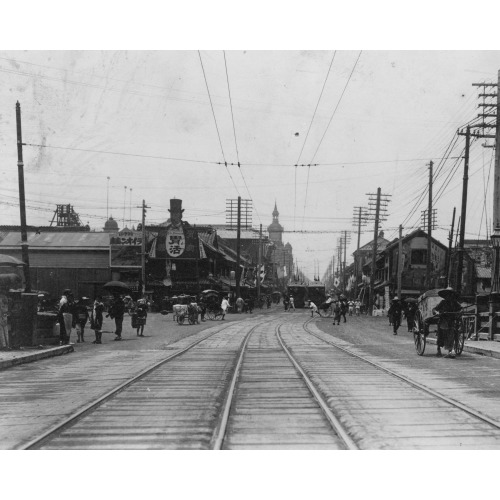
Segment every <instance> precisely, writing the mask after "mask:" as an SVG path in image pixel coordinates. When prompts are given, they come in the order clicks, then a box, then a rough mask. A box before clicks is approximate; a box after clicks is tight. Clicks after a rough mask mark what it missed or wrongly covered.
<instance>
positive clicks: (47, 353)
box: [0, 345, 74, 370]
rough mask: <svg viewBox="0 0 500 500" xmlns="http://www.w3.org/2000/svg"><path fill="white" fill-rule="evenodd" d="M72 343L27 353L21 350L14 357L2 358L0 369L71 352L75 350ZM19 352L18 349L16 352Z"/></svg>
mask: <svg viewBox="0 0 500 500" xmlns="http://www.w3.org/2000/svg"><path fill="white" fill-rule="evenodd" d="M73 351H74V349H73V346H72V345H62V346H57V347H54V348H53V349H44V350H43V351H40V352H33V353H29V354H27V353H26V352H23V351H19V356H18V357H14V358H12V359H2V360H0V370H5V369H7V368H10V367H12V366H17V365H22V364H24V363H31V362H33V361H38V360H40V359H45V358H52V357H54V356H61V355H63V354H69V353H70V352H73ZM17 353H18V352H17V351H16V354H17Z"/></svg>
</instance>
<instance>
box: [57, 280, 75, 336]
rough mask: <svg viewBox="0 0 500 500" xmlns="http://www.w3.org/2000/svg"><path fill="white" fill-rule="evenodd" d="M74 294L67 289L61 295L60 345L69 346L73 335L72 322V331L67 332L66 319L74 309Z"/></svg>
mask: <svg viewBox="0 0 500 500" xmlns="http://www.w3.org/2000/svg"><path fill="white" fill-rule="evenodd" d="M72 295H73V294H72V293H71V290H70V289H68V288H66V290H64V291H63V293H62V295H61V299H60V300H59V306H58V309H57V321H58V323H59V345H66V344H69V335H70V334H71V322H70V331H69V334H68V332H67V325H66V318H65V316H64V315H65V314H66V315H67V314H69V312H70V310H71V307H72V300H71V298H72Z"/></svg>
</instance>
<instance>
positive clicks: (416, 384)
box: [304, 320, 500, 430]
mask: <svg viewBox="0 0 500 500" xmlns="http://www.w3.org/2000/svg"><path fill="white" fill-rule="evenodd" d="M310 322H311V321H310V320H308V321H307V322H306V323H305V324H304V327H305V329H306V330H307V331H308V333H310V334H311V335H313V336H314V337H316V338H319V339H320V340H323V341H324V342H327V343H328V344H330V345H332V346H334V347H336V348H337V349H340V350H342V351H344V352H346V353H348V354H349V355H351V356H354V357H355V358H358V359H360V360H362V361H364V362H365V363H368V364H370V365H372V366H374V367H375V368H377V369H379V370H383V371H385V372H386V373H388V374H390V375H392V376H393V377H396V378H398V379H400V380H403V381H404V382H406V383H407V384H409V385H411V386H413V387H415V388H417V389H419V390H421V391H424V392H426V393H428V394H430V395H431V396H434V397H435V398H438V399H440V400H442V401H444V402H446V403H448V404H450V405H452V406H455V407H456V408H458V409H460V410H462V411H464V412H466V413H468V414H469V415H471V416H473V417H475V418H477V419H479V420H482V421H483V422H485V423H487V424H489V425H491V426H493V427H495V428H496V429H499V430H500V422H498V421H497V420H494V419H492V418H490V417H488V416H487V415H484V414H482V413H480V412H478V411H476V410H474V409H473V408H470V407H469V406H467V405H464V404H463V403H460V402H459V401H456V400H454V399H452V398H449V397H447V396H445V395H444V394H441V393H439V392H437V391H435V390H434V389H431V388H430V387H426V386H425V385H423V384H421V383H419V382H417V381H415V380H412V379H410V378H409V377H406V376H405V375H401V374H400V373H397V372H395V371H394V370H391V369H390V368H387V367H385V366H382V365H380V364H378V363H375V362H374V361H371V360H369V359H366V358H364V357H363V356H360V355H359V354H356V353H354V352H352V351H349V350H348V349H346V348H344V347H342V346H339V345H338V344H335V343H333V342H328V341H326V340H325V339H323V338H321V337H320V336H318V335H316V334H315V333H314V332H312V331H311V330H310V328H308V325H309V323H310Z"/></svg>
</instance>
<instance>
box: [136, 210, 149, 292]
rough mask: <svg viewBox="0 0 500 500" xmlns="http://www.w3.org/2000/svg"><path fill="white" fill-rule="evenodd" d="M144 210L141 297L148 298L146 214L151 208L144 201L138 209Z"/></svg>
mask: <svg viewBox="0 0 500 500" xmlns="http://www.w3.org/2000/svg"><path fill="white" fill-rule="evenodd" d="M137 208H142V219H141V233H142V234H141V283H140V285H141V297H142V298H145V296H146V212H147V210H146V209H147V208H151V207H150V206H148V205H146V201H145V200H142V205H141V206H139V207H137Z"/></svg>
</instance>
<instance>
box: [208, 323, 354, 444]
mask: <svg viewBox="0 0 500 500" xmlns="http://www.w3.org/2000/svg"><path fill="white" fill-rule="evenodd" d="M281 326H282V324H277V325H275V328H274V338H269V335H268V331H264V332H259V331H258V330H257V331H252V332H250V333H249V334H248V336H247V338H246V339H245V342H244V344H243V346H242V350H241V353H240V356H239V359H238V363H237V366H236V369H235V372H234V374H233V378H232V381H231V385H230V389H229V391H228V394H227V397H226V400H225V404H224V409H223V412H222V419H221V423H220V427H219V430H218V435H217V439H216V441H215V443H214V449H242V448H243V449H249V448H250V449H261V448H265V449H269V448H294V449H296V448H308V449H311V448H314V449H316V448H329V449H358V448H357V446H356V444H355V443H354V441H353V440H352V439H351V438H350V436H349V435H348V434H347V432H346V431H345V429H344V428H343V427H342V425H341V424H340V422H339V421H338V419H337V418H336V417H335V415H333V413H332V412H331V411H330V409H329V408H328V405H327V404H326V402H325V400H324V399H323V398H322V396H321V395H320V393H319V392H318V391H317V390H316V388H315V387H314V384H313V383H312V381H311V380H310V378H309V377H308V376H307V374H306V373H305V372H304V371H303V370H302V369H301V367H300V365H299V363H298V362H297V360H296V359H295V358H294V356H293V355H292V354H291V353H290V351H289V350H288V349H287V348H286V346H285V345H284V343H283V341H282V339H281V337H280V328H281ZM252 335H253V336H256V337H257V338H256V339H251V337H252ZM249 344H250V347H248V346H249ZM263 344H264V345H263Z"/></svg>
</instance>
